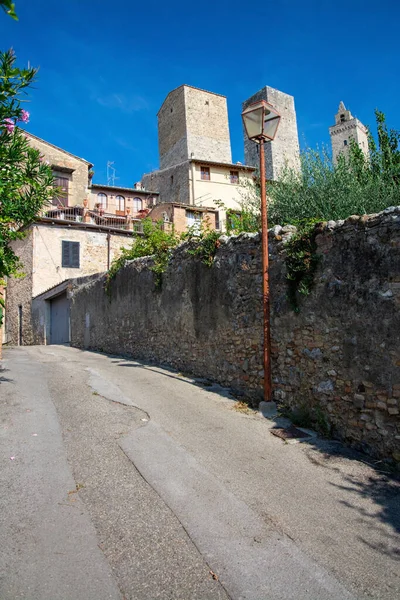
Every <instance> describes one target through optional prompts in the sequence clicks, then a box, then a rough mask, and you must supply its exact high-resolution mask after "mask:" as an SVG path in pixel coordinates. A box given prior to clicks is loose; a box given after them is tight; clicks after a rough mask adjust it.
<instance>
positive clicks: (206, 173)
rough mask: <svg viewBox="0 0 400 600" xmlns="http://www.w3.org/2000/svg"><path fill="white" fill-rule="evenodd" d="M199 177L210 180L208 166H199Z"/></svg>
mask: <svg viewBox="0 0 400 600" xmlns="http://www.w3.org/2000/svg"><path fill="white" fill-rule="evenodd" d="M200 173H201V175H200V177H201V179H204V181H210V167H200Z"/></svg>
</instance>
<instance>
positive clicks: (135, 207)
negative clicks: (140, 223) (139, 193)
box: [132, 198, 142, 213]
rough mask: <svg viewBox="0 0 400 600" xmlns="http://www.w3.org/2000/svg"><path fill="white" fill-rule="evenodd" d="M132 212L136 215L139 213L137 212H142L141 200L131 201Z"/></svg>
mask: <svg viewBox="0 0 400 600" xmlns="http://www.w3.org/2000/svg"><path fill="white" fill-rule="evenodd" d="M132 208H133V212H134V213H137V212H139V210H142V199H141V198H134V199H133V207H132Z"/></svg>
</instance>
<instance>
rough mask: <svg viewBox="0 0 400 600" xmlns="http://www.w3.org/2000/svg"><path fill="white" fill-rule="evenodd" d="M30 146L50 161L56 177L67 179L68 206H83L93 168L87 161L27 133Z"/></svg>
mask: <svg viewBox="0 0 400 600" xmlns="http://www.w3.org/2000/svg"><path fill="white" fill-rule="evenodd" d="M27 136H28V139H29V144H30V145H31V146H33V147H34V148H36V149H37V150H39V151H40V152H41V154H42V155H43V156H44V158H45V159H46V160H48V161H49V163H50V165H51V167H52V170H53V173H54V174H55V175H56V176H60V177H66V178H67V179H68V180H69V183H68V206H75V205H76V204H79V205H82V204H83V201H84V199H85V198H87V197H88V172H89V168H90V167H91V166H92V165H91V163H89V162H88V161H87V160H84V159H83V158H79V157H78V156H74V155H73V154H70V153H69V152H67V151H65V150H62V148H58V147H57V146H54V145H53V144H50V143H49V142H46V141H45V140H41V139H40V138H38V137H36V136H35V135H32V134H31V133H27Z"/></svg>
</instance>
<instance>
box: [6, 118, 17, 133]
mask: <svg viewBox="0 0 400 600" xmlns="http://www.w3.org/2000/svg"><path fill="white" fill-rule="evenodd" d="M3 127H5V128H6V129H7V131H8V133H12V132H13V131H14V128H15V123H14V121H13V120H12V119H4V121H3Z"/></svg>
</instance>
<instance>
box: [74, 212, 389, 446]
mask: <svg viewBox="0 0 400 600" xmlns="http://www.w3.org/2000/svg"><path fill="white" fill-rule="evenodd" d="M291 230H292V228H291V227H286V228H283V229H282V228H280V227H275V228H274V229H273V230H271V231H270V265H271V271H270V289H271V325H272V373H273V386H274V394H275V397H276V398H277V399H278V400H279V401H280V402H281V403H283V404H284V405H287V406H289V407H292V408H293V407H301V406H303V405H305V407H307V409H309V410H310V411H311V413H312V414H313V416H314V419H315V421H316V422H317V423H318V422H319V423H321V422H326V427H327V428H329V430H330V432H331V434H333V435H334V436H335V437H338V438H342V439H344V440H346V441H348V442H350V443H352V444H354V445H356V446H357V447H358V448H361V449H363V450H365V451H367V452H370V453H371V454H375V455H382V456H393V457H396V456H397V457H399V452H400V418H399V405H400V260H399V259H400V256H399V254H400V207H399V208H397V209H388V210H386V211H384V212H383V213H381V214H379V215H372V216H370V217H350V218H349V219H347V220H346V221H344V222H343V221H342V222H337V223H335V222H329V223H328V224H324V225H321V226H319V228H318V230H317V236H316V242H317V248H318V250H317V251H318V254H319V256H320V261H319V264H318V269H317V272H316V275H315V286H314V289H313V291H312V293H311V294H310V295H309V296H308V297H306V298H304V299H303V300H302V302H301V310H300V312H299V314H295V313H294V312H293V310H292V309H291V307H290V305H289V304H288V301H287V282H286V278H285V275H286V269H285V262H284V256H285V243H284V242H285V239H287V237H288V236H289V235H290V234H291ZM189 249H190V248H189ZM151 264H152V263H151V259H138V260H136V261H132V262H131V263H129V264H128V265H127V266H126V267H125V268H124V269H123V270H122V271H121V272H119V273H118V274H117V276H116V278H115V280H114V281H113V284H112V287H111V304H110V301H109V299H108V297H107V296H106V294H105V293H104V281H103V280H102V279H100V280H98V281H97V282H94V283H93V282H90V283H88V284H86V285H83V286H81V287H79V288H77V290H75V292H74V294H73V297H72V306H71V326H72V344H73V345H74V346H77V347H81V348H91V349H94V350H102V351H106V352H111V353H118V354H127V355H130V356H133V357H135V358H137V359H144V360H154V361H157V362H158V363H165V364H169V365H172V366H173V367H176V368H177V369H179V370H181V371H186V372H190V373H192V374H194V375H198V376H202V377H208V378H210V379H212V380H215V381H218V382H220V383H221V384H223V385H227V386H229V387H230V388H232V389H233V390H236V391H237V392H239V393H242V394H244V395H245V396H247V397H249V398H250V399H251V400H252V401H253V402H254V403H256V402H258V400H259V399H261V398H262V385H263V367H262V365H263V361H262V314H263V311H262V294H261V285H262V281H261V279H262V278H261V247H260V238H259V235H258V234H242V235H240V236H237V237H232V238H226V237H223V238H221V245H220V247H219V248H218V251H217V253H216V256H215V259H214V264H213V266H212V267H211V268H209V267H207V266H205V265H204V264H203V263H202V262H201V261H200V260H199V259H196V258H194V257H193V255H191V254H190V252H188V247H187V246H181V247H179V248H178V249H177V250H176V251H175V252H174V254H173V256H172V258H171V261H170V265H169V268H168V270H167V272H166V273H165V274H164V275H163V280H162V286H161V289H158V288H156V286H155V282H154V273H153V272H152V271H151V270H150V268H149V267H151Z"/></svg>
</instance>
